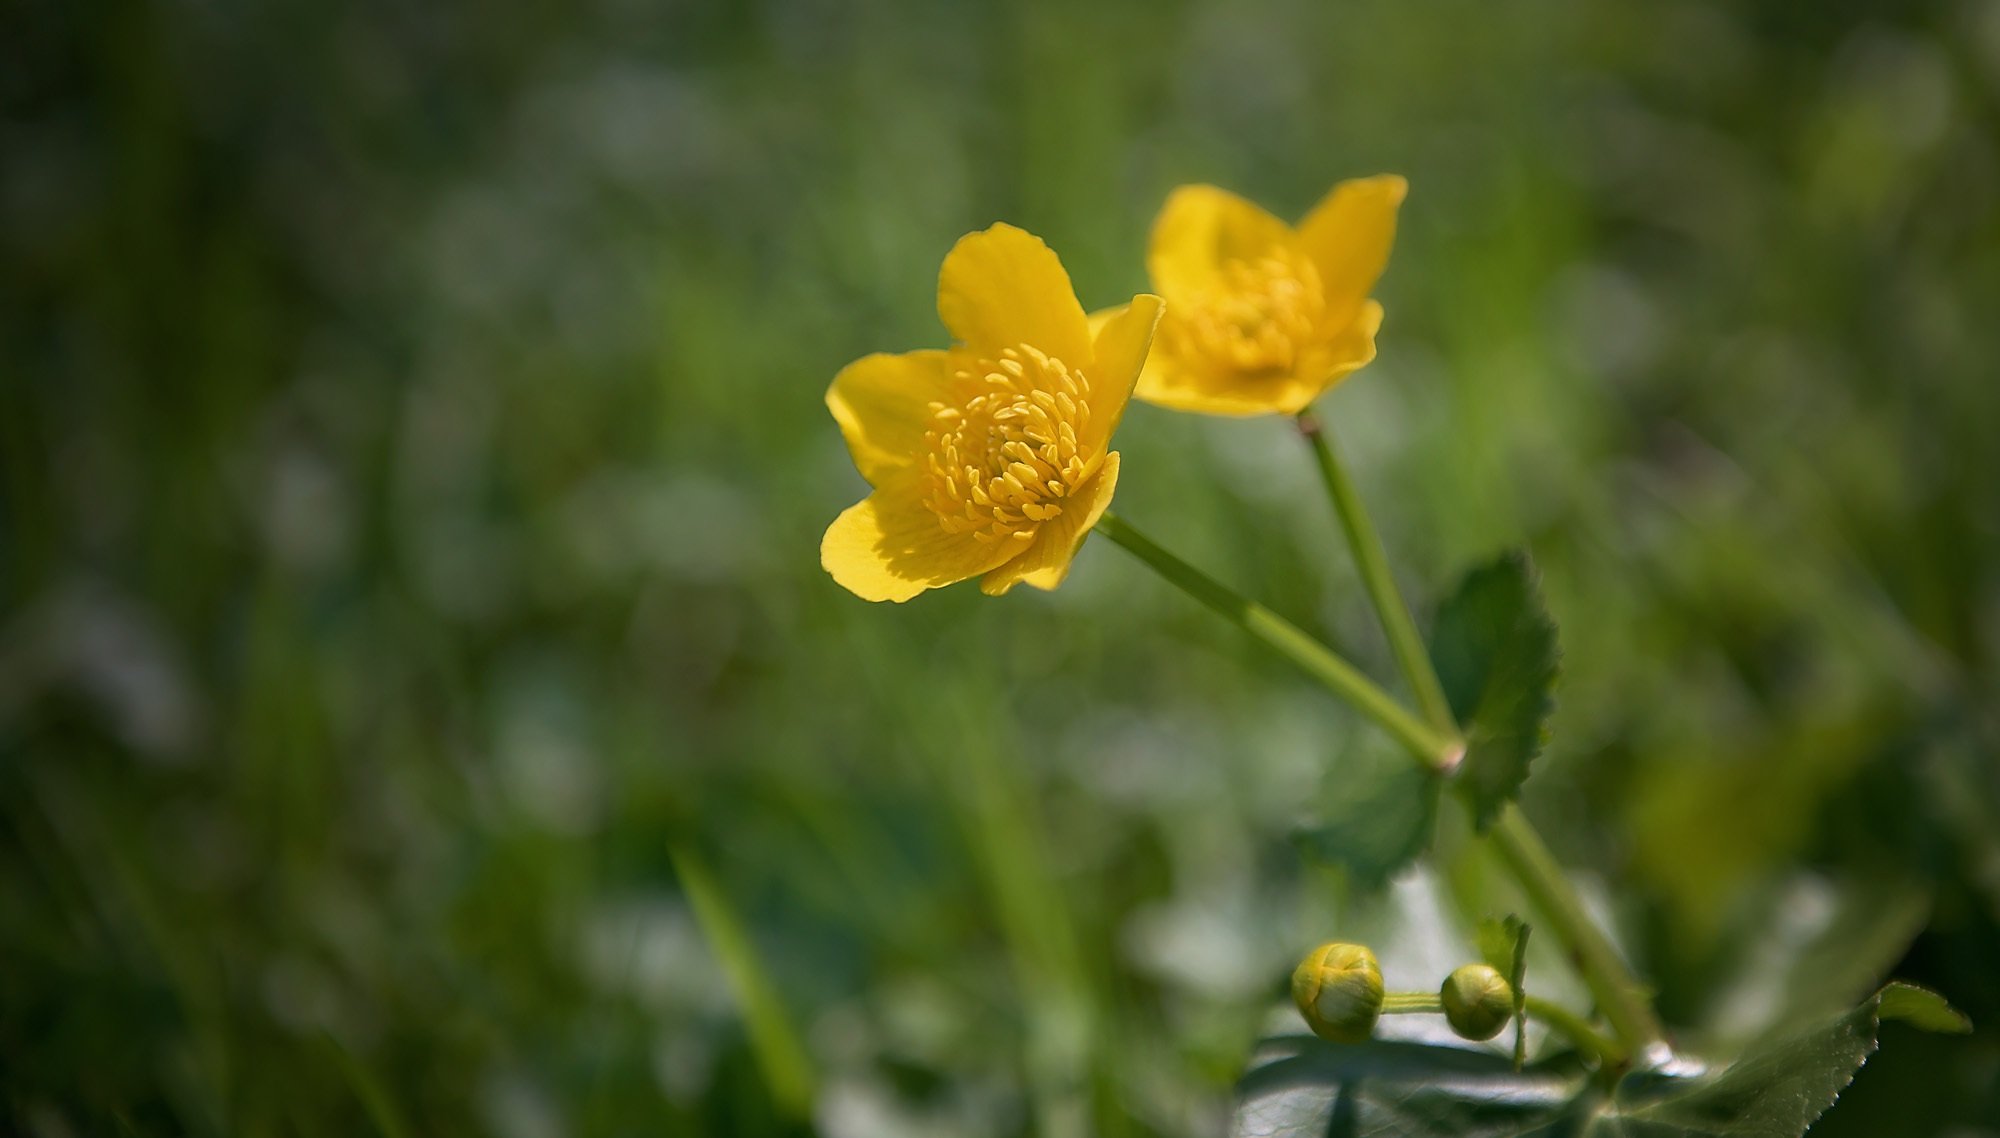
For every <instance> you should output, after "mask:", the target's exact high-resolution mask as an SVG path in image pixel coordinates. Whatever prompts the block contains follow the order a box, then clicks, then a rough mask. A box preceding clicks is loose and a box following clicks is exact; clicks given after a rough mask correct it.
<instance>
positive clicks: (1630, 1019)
mask: <svg viewBox="0 0 2000 1138" xmlns="http://www.w3.org/2000/svg"><path fill="white" fill-rule="evenodd" d="M1487 836H1488V837H1489V838H1491V839H1492V841H1493V846H1494V848H1495V849H1497V850H1499V851H1500V857H1501V860H1502V861H1503V862H1504V863H1505V864H1506V866H1507V868H1508V869H1509V870H1511V871H1512V872H1513V875H1514V880H1516V881H1518V882H1519V883H1520V885H1521V889H1522V890H1523V891H1524V892H1526V893H1527V895H1528V900H1529V902H1530V903H1532V904H1533V905H1534V906H1535V908H1536V910H1537V911H1539V912H1540V913H1541V915H1542V919H1543V920H1544V921H1546V922H1548V926H1549V931H1550V932H1552V933H1554V934H1555V936H1556V939H1557V940H1560V941H1561V942H1562V943H1563V946H1564V948H1566V949H1567V950H1568V952H1569V958H1570V963H1571V964H1572V965H1574V966H1575V967H1576V970H1577V973H1578V974H1579V975H1581V976H1582V977H1583V982H1584V983H1585V984H1586V985H1588V986H1589V988H1590V994H1591V996H1592V997H1594V998H1595V999H1596V1000H1597V1010H1598V1011H1599V1012H1601V1013H1603V1015H1604V1019H1605V1022H1607V1023H1609V1024H1610V1025H1611V1030H1612V1031H1613V1032H1615V1033H1616V1034H1617V1036H1618V1041H1619V1043H1621V1044H1622V1045H1623V1046H1624V1049H1625V1051H1627V1052H1628V1053H1630V1054H1634V1055H1643V1054H1644V1053H1645V1052H1646V1051H1647V1050H1648V1049H1650V1048H1651V1047H1653V1046H1654V1045H1655V1044H1658V1043H1659V1042H1660V1041H1661V1038H1662V1037H1661V1034H1660V1022H1659V1020H1657V1019H1655V1018H1654V1016H1653V1008H1652V1004H1651V1002H1650V1001H1649V1000H1648V998H1647V996H1646V989H1645V988H1644V987H1643V986H1641V985H1640V983H1639V981H1638V980H1637V979H1636V978H1635V977H1634V976H1633V975H1632V971H1631V969H1629V968H1627V967H1626V965H1625V961H1624V959H1623V958H1622V957H1620V956H1619V955H1618V950H1617V949H1616V948H1613V947H1612V945H1611V941H1610V939H1609V938H1607V937H1606V936H1605V935H1604V933H1603V931H1602V930H1600V929H1599V928H1598V927H1597V925H1596V924H1595V923H1594V922H1593V921H1591V919H1590V915H1589V914H1588V913H1586V912H1584V911H1583V902H1582V901H1581V900H1579V899H1578V897H1577V895H1576V889H1575V888H1574V887H1573V886H1571V885H1570V883H1569V878H1568V877H1566V876H1564V874H1563V869H1562V866H1561V865H1560V864H1559V863H1558V862H1557V861H1556V859H1555V855H1554V854H1551V853H1550V852H1549V847H1548V846H1547V845H1545V844H1543V842H1542V837H1541V835H1540V834H1537V833H1536V832H1535V828H1534V826H1533V825H1532V824H1531V823H1530V822H1529V821H1528V816H1527V815H1526V814H1523V813H1522V812H1521V807H1520V805H1519V804H1518V803H1513V802H1510V803H1508V804H1507V805H1506V806H1505V807H1504V808H1503V809H1502V810H1501V811H1500V816H1499V817H1498V818H1496V819H1494V821H1493V826H1492V828H1491V829H1490V830H1488V831H1487Z"/></svg>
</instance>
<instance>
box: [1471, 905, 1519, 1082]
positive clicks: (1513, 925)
mask: <svg viewBox="0 0 2000 1138" xmlns="http://www.w3.org/2000/svg"><path fill="white" fill-rule="evenodd" d="M1530 927H1531V926H1530V925H1529V924H1528V923H1527V922H1526V921H1523V920H1522V919H1521V918H1519V917H1517V916H1515V915H1514V914H1512V913H1509V914H1507V916H1506V917H1505V918H1504V919H1502V920H1497V921H1496V920H1494V919H1492V918H1491V917H1488V918H1486V919H1484V920H1482V921H1480V922H1479V932H1478V934H1477V936H1478V941H1479V957H1480V959H1482V960H1484V961H1485V962H1486V964H1487V966H1488V967H1490V968H1492V969H1493V970H1494V971H1496V972H1498V973H1500V974H1501V975H1502V976H1505V977H1506V978H1507V983H1508V985H1509V986H1510V987H1512V988H1513V989H1514V1069H1515V1070H1517V1071H1518V1070H1520V1069H1521V1065H1522V1064H1523V1063H1524V1062H1526V1061H1527V1057H1528V930H1529V929H1530Z"/></svg>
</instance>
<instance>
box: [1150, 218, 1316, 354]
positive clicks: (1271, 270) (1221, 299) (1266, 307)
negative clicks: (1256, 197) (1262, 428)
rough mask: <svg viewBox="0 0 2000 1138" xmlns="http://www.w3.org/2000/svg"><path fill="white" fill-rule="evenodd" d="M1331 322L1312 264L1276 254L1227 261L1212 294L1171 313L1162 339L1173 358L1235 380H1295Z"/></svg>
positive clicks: (1281, 251)
mask: <svg viewBox="0 0 2000 1138" xmlns="http://www.w3.org/2000/svg"><path fill="white" fill-rule="evenodd" d="M1325 319H1326V290H1325V288H1324V287H1323V286H1322V285H1321V283H1320V279H1319V270H1318V269H1316V268H1314V267H1313V263H1312V260H1311V259H1310V258H1308V257H1305V256H1303V255H1301V254H1299V253H1296V252H1294V251H1292V250H1290V249H1285V248H1277V249H1273V250H1271V251H1270V252H1268V253H1266V254H1265V255H1263V256H1262V257H1259V258H1257V259H1255V260H1236V261H1229V262H1227V263H1226V264H1224V265H1223V266H1222V277H1221V279H1220V280H1218V281H1217V282H1216V283H1215V284H1214V286H1212V287H1211V288H1209V289H1207V290H1205V291H1203V292H1200V293H1198V294H1196V295H1195V296H1193V297H1190V298H1189V299H1188V301H1187V303H1185V304H1176V305H1173V306H1170V307H1169V308H1168V309H1167V314H1166V319H1165V320H1164V321H1162V322H1161V327H1160V334H1161V336H1162V338H1164V339H1165V340H1166V341H1167V346H1168V349H1169V350H1170V351H1172V352H1173V353H1174V354H1176V355H1179V356H1181V357H1183V358H1193V359H1198V360H1201V361H1204V362H1206V363H1207V364H1209V365H1211V366H1212V367H1217V368H1221V369H1226V370H1230V371H1237V372H1249V373H1255V374H1271V373H1278V372H1290V371H1293V370H1295V369H1296V367H1297V365H1298V358H1299V353H1300V352H1301V351H1303V350H1304V349H1305V348H1307V347H1308V346H1310V345H1311V344H1312V343H1313V341H1314V339H1315V338H1316V335H1317V333H1318V331H1319V329H1320V327H1321V325H1322V324H1323V323H1324V322H1325Z"/></svg>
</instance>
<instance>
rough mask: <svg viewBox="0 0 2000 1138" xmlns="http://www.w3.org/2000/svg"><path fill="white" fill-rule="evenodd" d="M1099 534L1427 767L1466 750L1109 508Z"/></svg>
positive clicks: (1446, 764) (1440, 767)
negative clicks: (1320, 686)
mask: <svg viewBox="0 0 2000 1138" xmlns="http://www.w3.org/2000/svg"><path fill="white" fill-rule="evenodd" d="M1097 532H1098V533H1101V534H1103V535H1104V536H1106V537H1108V538H1110V539H1111V540H1112V541H1115V542H1117V543H1118V544H1119V545H1121V546H1123V547H1124V548H1125V549H1126V551H1127V552H1129V553H1131V554H1132V555H1133V556H1135V557H1137V558H1138V559H1139V560H1141V561H1144V562H1145V563H1146V564H1147V566H1148V567H1150V568H1151V569H1152V570H1153V571H1154V572H1155V573H1158V574H1159V575H1160V576H1162V577H1164V578H1166V579H1167V581H1168V582H1169V583H1171V584H1173V585H1176V586H1179V588H1180V589H1181V591H1182V592H1185V593H1186V594H1188V595H1189V596H1191V597H1193V598H1194V599H1195V600H1198V601H1200V602H1201V603H1202V604H1205V605H1207V606H1208V607H1209V608H1211V609H1214V610H1215V611H1216V612H1218V613H1220V614H1221V615H1222V616H1223V617H1224V618H1226V619H1227V620H1229V621H1230V622H1231V623H1232V624H1234V625H1236V626H1237V627H1238V628H1241V629H1242V630H1244V631H1245V632H1248V633H1249V634H1250V635H1252V636H1255V637H1256V638H1257V639H1259V640H1261V641H1263V642H1264V643H1265V644H1266V645H1267V646H1269V647H1270V648H1272V649H1274V650H1276V651H1277V653H1278V654H1279V655H1281V656H1283V657H1285V658H1286V659H1288V660H1290V661H1291V662H1292V663H1294V664H1297V665H1298V666H1299V667H1301V668H1303V669H1305V670H1306V671H1307V672H1309V673H1311V675H1312V677H1313V678H1314V679H1316V680H1318V681H1320V682H1321V683H1322V684H1325V685H1326V686H1327V688H1328V689H1330V690H1331V691H1332V692H1333V693H1334V694H1335V695H1337V696H1339V697H1341V698H1342V699H1344V700H1346V701H1347V702H1348V703H1350V704H1353V705H1354V708H1355V710H1357V711H1359V712H1361V714H1363V715H1365V716H1367V717H1368V718H1369V719H1372V720H1374V721H1375V723H1376V724H1377V725H1378V726H1380V727H1381V728H1382V729H1383V730H1385V731H1387V732H1388V733H1389V734H1391V735H1393V736H1395V737H1396V739H1397V741H1398V742H1400V743H1402V744H1403V745H1404V746H1405V747H1407V748H1408V749H1409V751H1410V753H1411V754H1413V755H1415V756H1416V757H1417V759H1418V760H1419V761H1421V762H1422V763H1424V764H1425V765H1426V766H1429V767H1431V768H1432V769H1433V770H1437V771H1448V770H1450V769H1451V768H1452V767H1453V766H1454V765H1456V763H1457V762H1458V759H1459V756H1460V755H1461V754H1462V752H1463V750H1464V748H1463V745H1462V744H1461V743H1459V742H1458V740H1457V738H1456V737H1455V736H1453V735H1450V734H1445V733H1442V732H1439V731H1437V730H1435V729H1433V728H1430V727H1427V726H1425V725H1424V724H1423V723H1422V722H1421V721H1419V720H1418V719H1417V718H1416V717H1415V716H1413V715H1411V714H1410V713H1409V712H1407V711H1405V710H1403V708H1402V706H1401V705H1399V704H1398V703H1397V702H1396V701H1395V700H1394V699H1392V698H1390V697H1389V694H1388V693H1387V692H1385V691H1383V690H1382V689H1381V688H1379V687H1376V686H1375V684H1374V682H1373V681H1371V680H1370V679H1369V678H1368V677H1367V676H1364V675H1362V674H1361V673H1360V672H1359V671H1358V670H1356V669H1355V667H1354V665H1352V664H1350V663H1348V662H1347V661H1345V660H1343V659H1341V658H1340V657H1339V656H1336V655H1334V653H1333V651H1332V650H1331V649H1329V648H1327V647H1326V646H1325V645H1324V644H1321V643H1320V642H1319V641H1317V640H1315V639H1313V638H1312V637H1311V636H1308V635H1306V633H1304V632H1302V631H1300V629H1299V628H1298V626H1297V625H1294V624H1292V623H1291V622H1290V621H1287V620H1286V619H1285V618H1283V617H1281V616H1279V615H1278V614H1277V613H1274V612H1272V611H1271V610H1270V609H1267V608H1265V607H1264V606H1263V605H1260V604H1256V603H1254V602H1252V601H1248V600H1245V599H1244V598H1243V597H1241V596H1238V595H1237V594H1236V593H1234V592H1232V591H1231V590H1230V589H1229V588H1228V587H1227V586H1225V585H1223V584H1222V583H1220V582H1218V581H1217V580H1215V578H1213V577H1210V576H1209V575H1208V574H1206V573H1203V572H1202V571H1201V570H1199V569H1196V568H1195V567H1194V566H1192V565H1189V564H1188V563H1187V562H1185V561H1182V560H1181V559H1180V558H1178V557H1175V556H1174V555H1173V554H1171V553H1168V552H1167V551H1166V550H1164V549H1162V548H1160V547H1159V546H1157V545H1155V544H1153V542H1152V541H1151V540H1149V539H1148V538H1146V536H1145V535H1143V534H1141V533H1139V532H1138V531H1137V530H1135V529H1133V528H1132V527H1131V526H1130V525H1127V524H1126V523H1125V521H1124V519H1122V518H1120V517H1118V516H1117V515H1116V514H1112V513H1110V512H1106V513H1105V515H1104V516H1103V517H1102V518H1099V519H1098V522H1097Z"/></svg>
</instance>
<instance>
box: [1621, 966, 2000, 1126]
mask: <svg viewBox="0 0 2000 1138" xmlns="http://www.w3.org/2000/svg"><path fill="white" fill-rule="evenodd" d="M1885 1019H1901V1020H1905V1021H1907V1022H1909V1023H1911V1024H1912V1025H1914V1026H1917V1027H1920V1028H1923V1029H1925V1030H1928V1031H1947V1032H1951V1031H1965V1030H1969V1029H1970V1026H1971V1025H1970V1024H1969V1023H1968V1022H1967V1021H1966V1019H1965V1017H1964V1016H1963V1015H1961V1014H1960V1013H1959V1012H1958V1011H1957V1010H1956V1009H1955V1008H1953V1007H1952V1006H1951V1005H1950V1004H1948V1003H1946V1002H1945V1000H1944V998H1943V997H1942V996H1939V995H1938V994H1937V993H1935V992H1932V991H1929V990H1927V989H1924V988H1919V987H1917V986H1916V985H1914V984H1904V983H1891V984H1889V985H1888V986H1886V987H1884V988H1883V989H1882V990H1881V991H1879V992H1877V993H1875V994H1874V995H1873V996H1870V997H1869V998H1868V999H1866V1000H1863V1001H1862V1002H1861V1006H1859V1007H1857V1008H1855V1009H1854V1010H1853V1011H1850V1012H1847V1013H1846V1014H1844V1015H1841V1016H1837V1017H1835V1018H1833V1019H1831V1020H1827V1021H1825V1022H1823V1023H1821V1024H1819V1025H1818V1026H1816V1027H1813V1028H1809V1029H1807V1030H1805V1031H1800V1032H1796V1033H1793V1034H1790V1035H1786V1036H1783V1037H1780V1038H1777V1039H1774V1040H1771V1041H1768V1042H1766V1043H1763V1044H1760V1045H1757V1046H1753V1047H1752V1048H1751V1049H1750V1050H1749V1051H1747V1052H1746V1053H1745V1054H1744V1055H1743V1057H1742V1058H1740V1059H1738V1060H1737V1061H1736V1062H1735V1063H1732V1064H1730V1065H1729V1066H1728V1067H1727V1068H1725V1069H1724V1070H1722V1071H1721V1072H1719V1073H1717V1074H1714V1075H1711V1076H1708V1077H1705V1078H1700V1079H1691V1080H1678V1081H1673V1082H1666V1083H1661V1082H1657V1081H1654V1082H1648V1081H1647V1080H1645V1079H1644V1078H1633V1079H1628V1080H1626V1083H1625V1085H1623V1086H1621V1087H1620V1089H1619V1094H1618V1095H1617V1096H1616V1100H1615V1101H1614V1103H1613V1104H1611V1105H1610V1106H1609V1107H1608V1108H1606V1109H1603V1110H1601V1111H1600V1112H1599V1113H1598V1114H1597V1115H1596V1117H1595V1118H1593V1119H1592V1121H1591V1125H1590V1126H1589V1128H1588V1129H1586V1130H1585V1133H1586V1134H1588V1135H1592V1136H1602V1138H1628V1136H1631V1138H1636V1136H1643V1138H1679V1136H1688V1138H1798V1136H1799V1135H1801V1134H1804V1133H1805V1132H1806V1128H1807V1127H1809V1126H1811V1125H1812V1124H1813V1123H1814V1122H1816V1121H1818V1119H1819V1117H1820V1115H1822V1114H1824V1113H1826V1111H1827V1108H1828V1107H1831V1106H1832V1105H1833V1104H1834V1101H1835V1100H1836V1099H1838V1098H1839V1097H1840V1092H1841V1091H1843V1090H1845V1089H1846V1088H1847V1084H1849V1083H1851V1082H1853V1081H1854V1076H1855V1073H1856V1072H1858V1071H1860V1070H1861V1066H1862V1064H1864V1063H1866V1062H1867V1061H1868V1056H1870V1055H1872V1054H1874V1052H1875V1048H1876V1047H1877V1045H1878V1043H1877V1036H1878V1034H1879V1031H1880V1028H1881V1023H1882V1021H1883V1020H1885ZM1682 1087H1685V1089H1682Z"/></svg>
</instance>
